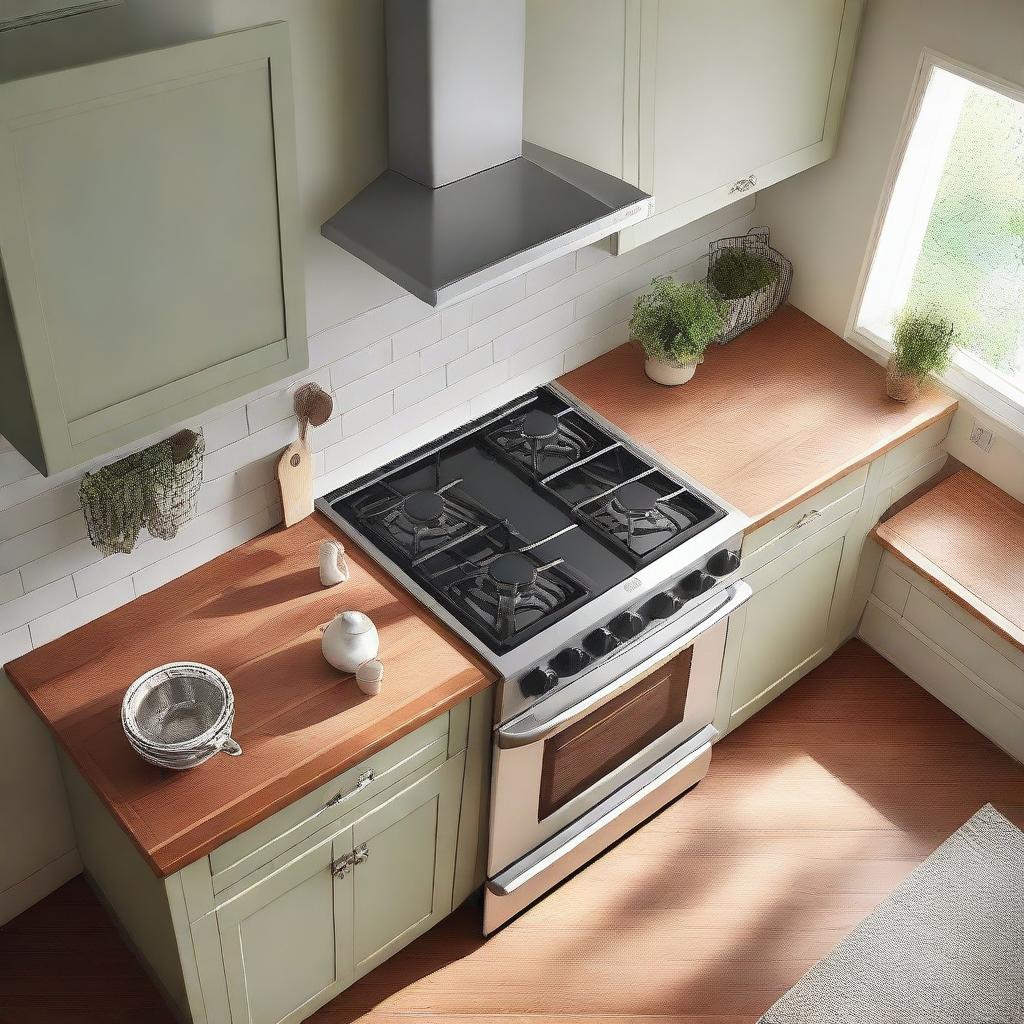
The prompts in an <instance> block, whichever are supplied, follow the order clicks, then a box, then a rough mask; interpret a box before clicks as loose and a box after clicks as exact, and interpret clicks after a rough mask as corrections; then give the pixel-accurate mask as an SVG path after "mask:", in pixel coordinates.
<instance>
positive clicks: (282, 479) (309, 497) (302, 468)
mask: <svg viewBox="0 0 1024 1024" xmlns="http://www.w3.org/2000/svg"><path fill="white" fill-rule="evenodd" d="M277 480H278V483H279V484H280V485H281V504H282V505H283V506H284V525H285V526H294V525H295V524H296V523H298V522H300V521H301V520H303V519H305V518H306V517H307V516H311V515H312V514H313V453H312V452H311V451H310V450H309V445H308V444H307V443H306V442H305V441H303V440H301V439H300V440H298V441H294V442H293V443H292V444H290V445H288V447H287V448H285V450H284V452H283V453H282V454H281V458H280V459H279V460H278V463H277Z"/></svg>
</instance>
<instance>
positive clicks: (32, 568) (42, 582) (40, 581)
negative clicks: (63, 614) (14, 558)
mask: <svg viewBox="0 0 1024 1024" xmlns="http://www.w3.org/2000/svg"><path fill="white" fill-rule="evenodd" d="M102 557H103V555H102V553H101V552H99V551H97V550H96V548H94V547H93V546H92V541H91V540H89V538H88V537H84V538H83V539H82V540H76V541H75V543H74V544H68V545H66V546H65V547H62V548H58V549H57V550H56V551H51V552H50V554H48V555H43V557H42V558H37V559H36V560H35V561H34V562H29V563H28V565H23V566H22V567H21V578H22V580H23V582H24V584H25V589H26V590H38V589H39V588H40V587H45V586H46V584H47V583H52V582H53V581H54V580H59V579H60V578H61V577H62V576H70V575H72V574H73V573H76V572H77V571H78V570H79V569H84V568H85V567H86V566H87V565H92V564H93V563H94V562H98V561H99V560H100V559H101V558H102Z"/></svg>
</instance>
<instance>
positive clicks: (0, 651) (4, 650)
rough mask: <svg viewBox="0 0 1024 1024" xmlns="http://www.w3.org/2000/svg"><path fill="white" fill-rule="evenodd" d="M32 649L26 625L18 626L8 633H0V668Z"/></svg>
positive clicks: (30, 637) (30, 636)
mask: <svg viewBox="0 0 1024 1024" xmlns="http://www.w3.org/2000/svg"><path fill="white" fill-rule="evenodd" d="M31 650H32V635H31V634H30V633H29V631H28V626H19V627H18V628H17V629H12V630H11V631H10V632H9V633H0V668H2V667H3V666H4V665H6V664H7V663H8V662H9V661H14V659H15V658H20V657H21V656H22V655H23V654H28V652H29V651H31Z"/></svg>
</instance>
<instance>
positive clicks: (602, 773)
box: [484, 581, 751, 934]
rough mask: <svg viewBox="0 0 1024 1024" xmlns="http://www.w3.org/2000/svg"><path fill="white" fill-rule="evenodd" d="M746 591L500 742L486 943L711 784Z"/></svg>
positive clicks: (635, 647) (627, 657) (625, 658)
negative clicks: (717, 726)
mask: <svg viewBox="0 0 1024 1024" xmlns="http://www.w3.org/2000/svg"><path fill="white" fill-rule="evenodd" d="M750 594H751V591H750V588H749V587H748V586H747V584H746V583H744V582H742V581H738V582H735V583H733V584H732V585H731V586H729V587H727V588H725V589H723V590H722V591H721V592H719V593H717V594H713V595H711V597H710V598H709V600H708V601H706V602H703V603H702V604H701V605H700V606H698V607H697V608H694V609H692V610H691V611H690V612H688V613H684V614H682V615H680V616H679V618H678V619H677V620H670V621H669V622H667V623H666V624H665V625H664V626H662V627H661V628H660V629H658V630H657V631H655V632H654V633H651V634H649V635H645V636H643V637H641V638H640V639H639V640H638V641H637V642H636V643H634V644H632V645H630V646H629V647H627V648H625V649H624V650H623V651H622V652H621V653H620V654H619V655H618V656H617V657H615V658H611V659H609V660H608V661H606V662H603V663H602V664H600V665H599V666H598V667H596V668H595V669H594V670H593V671H591V672H588V673H586V674H585V675H583V676H581V677H580V679H578V680H576V681H575V682H573V683H572V684H571V685H570V686H568V687H565V688H564V689H562V690H559V691H556V692H555V693H553V694H552V695H551V696H550V697H548V698H545V699H543V700H540V701H538V702H537V703H536V704H534V705H532V706H531V707H530V708H529V709H528V710H527V711H525V712H524V713H523V714H520V715H518V716H517V717H515V718H513V719H512V720H511V721H509V722H507V723H504V724H503V725H501V726H499V727H498V728H497V729H496V730H495V734H494V767H493V775H492V780H493V781H492V799H491V830H490V847H489V853H488V872H487V873H488V883H487V887H486V890H485V894H484V906H485V909H484V932H485V934H490V933H491V932H492V931H494V930H495V929H496V928H498V927H500V926H501V925H502V924H504V923H505V922H506V921H508V920H509V919H510V918H511V917H513V916H514V915H515V914H517V913H518V912H519V911H520V910H522V909H523V908H524V907H526V906H528V905H529V904H530V903H532V902H533V901H534V900H535V899H536V898H537V897H538V896H540V895H542V894H543V893H544V892H545V891H547V890H548V889H550V888H551V887H552V886H553V885H555V884H557V883H558V882H559V881H561V880H562V879H563V878H565V877H566V876H567V875H569V874H570V873H571V872H572V871H574V870H576V869H577V868H578V867H580V866H581V865H582V864H584V863H586V861H587V860H589V859H590V858H592V857H593V856H595V855H596V854H597V853H599V852H600V851H601V850H602V849H604V848H605V847H607V846H608V845H610V844H611V843H613V842H614V841H615V840H616V839H618V838H619V837H621V836H622V835H624V834H625V833H626V832H627V831H628V830H629V829H631V828H633V827H634V826H635V825H637V824H639V822H641V821H643V820H644V818H646V817H648V816H650V815H651V814H653V813H654V812H655V811H656V810H658V809H659V808H660V807H662V806H664V805H665V804H666V803H668V802H669V801H670V800H672V799H673V798H674V797H676V796H678V795H679V794H680V793H682V792H684V791H685V790H686V789H689V788H690V787H691V786H692V785H694V784H695V783H696V782H698V781H699V780H700V779H701V778H703V776H704V774H705V772H706V771H707V768H708V765H709V764H710V760H711V743H712V741H713V740H714V738H715V737H716V736H717V733H716V732H715V730H714V727H713V726H712V724H711V723H712V722H713V720H714V717H715V706H716V703H717V700H718V688H719V683H720V680H721V675H722V660H723V656H724V652H725V635H726V626H727V620H728V617H729V615H730V614H732V612H734V611H735V610H736V609H737V608H739V607H740V606H741V605H742V604H743V603H744V602H745V601H747V600H748V599H749V597H750Z"/></svg>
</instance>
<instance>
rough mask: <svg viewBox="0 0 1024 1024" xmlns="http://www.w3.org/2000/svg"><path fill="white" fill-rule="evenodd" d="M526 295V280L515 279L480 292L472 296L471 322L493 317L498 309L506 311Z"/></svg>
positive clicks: (521, 278) (523, 278)
mask: <svg viewBox="0 0 1024 1024" xmlns="http://www.w3.org/2000/svg"><path fill="white" fill-rule="evenodd" d="M525 295H526V278H525V277H515V278H513V279H512V280H511V281H506V282H505V283H504V284H498V285H495V286H494V287H493V288H488V289H487V291H485V292H481V293H480V294H479V295H477V296H474V298H473V299H472V302H473V321H474V322H475V321H477V320H485V319H486V318H487V317H489V316H493V315H494V314H495V313H497V312H498V310H500V309H506V308H507V307H508V306H511V305H512V304H513V303H514V302H518V301H519V300H520V299H522V298H524V297H525Z"/></svg>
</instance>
